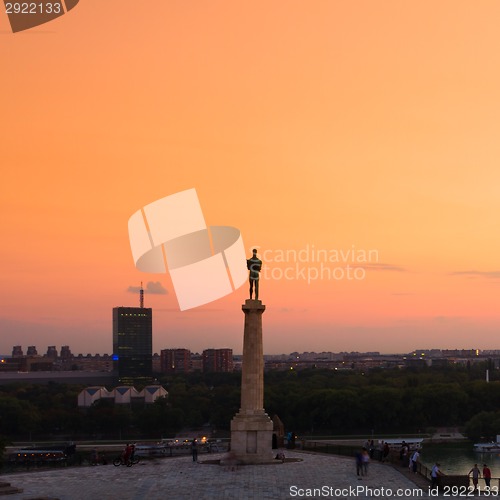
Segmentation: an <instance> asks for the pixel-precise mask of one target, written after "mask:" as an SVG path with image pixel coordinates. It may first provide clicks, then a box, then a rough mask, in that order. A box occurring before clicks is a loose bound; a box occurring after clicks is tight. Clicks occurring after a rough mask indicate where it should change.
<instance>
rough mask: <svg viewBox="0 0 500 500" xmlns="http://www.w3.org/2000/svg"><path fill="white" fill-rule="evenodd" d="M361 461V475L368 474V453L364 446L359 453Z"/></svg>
mask: <svg viewBox="0 0 500 500" xmlns="http://www.w3.org/2000/svg"><path fill="white" fill-rule="evenodd" d="M361 462H362V465H363V475H364V476H368V464H369V463H370V454H369V453H368V450H367V449H366V448H363V453H361Z"/></svg>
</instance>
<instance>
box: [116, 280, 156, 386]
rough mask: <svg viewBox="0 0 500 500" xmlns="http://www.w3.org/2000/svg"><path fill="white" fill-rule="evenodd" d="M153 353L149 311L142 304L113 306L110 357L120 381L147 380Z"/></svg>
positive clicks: (151, 316)
mask: <svg viewBox="0 0 500 500" xmlns="http://www.w3.org/2000/svg"><path fill="white" fill-rule="evenodd" d="M152 356H153V310H152V309H151V308H146V307H144V291H143V289H142V284H141V291H140V307H115V308H113V359H114V360H115V368H116V370H117V371H118V378H119V380H120V382H121V383H123V384H130V385H132V384H134V383H142V382H143V383H150V382H151V378H152V373H153V370H152Z"/></svg>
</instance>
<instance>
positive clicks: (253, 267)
mask: <svg viewBox="0 0 500 500" xmlns="http://www.w3.org/2000/svg"><path fill="white" fill-rule="evenodd" d="M247 269H248V270H249V271H250V273H249V281H250V300H252V295H253V287H254V284H255V300H259V273H260V270H261V269H262V261H261V260H260V259H259V258H258V257H257V250H256V249H253V255H252V257H251V258H250V259H247Z"/></svg>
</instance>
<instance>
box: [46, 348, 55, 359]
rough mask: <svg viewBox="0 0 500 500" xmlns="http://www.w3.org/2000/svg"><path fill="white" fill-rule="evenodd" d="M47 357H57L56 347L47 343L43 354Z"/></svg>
mask: <svg viewBox="0 0 500 500" xmlns="http://www.w3.org/2000/svg"><path fill="white" fill-rule="evenodd" d="M45 357H47V358H51V359H57V349H56V346H55V345H49V346H48V347H47V354H46V355H45Z"/></svg>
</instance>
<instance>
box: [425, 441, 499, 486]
mask: <svg viewBox="0 0 500 500" xmlns="http://www.w3.org/2000/svg"><path fill="white" fill-rule="evenodd" d="M421 462H422V463H423V464H424V465H426V466H427V467H429V468H431V467H432V466H433V465H434V463H436V462H438V463H440V464H441V470H442V471H443V472H444V473H445V474H465V475H467V474H468V473H469V471H470V470H471V469H472V467H473V466H474V464H477V465H478V467H479V469H480V470H481V471H482V470H483V464H488V467H489V468H490V469H491V475H492V476H493V477H500V454H499V453H476V452H475V451H474V450H473V448H472V443H471V442H470V441H466V442H464V443H442V444H437V443H425V442H424V443H423V446H422V455H421Z"/></svg>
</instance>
